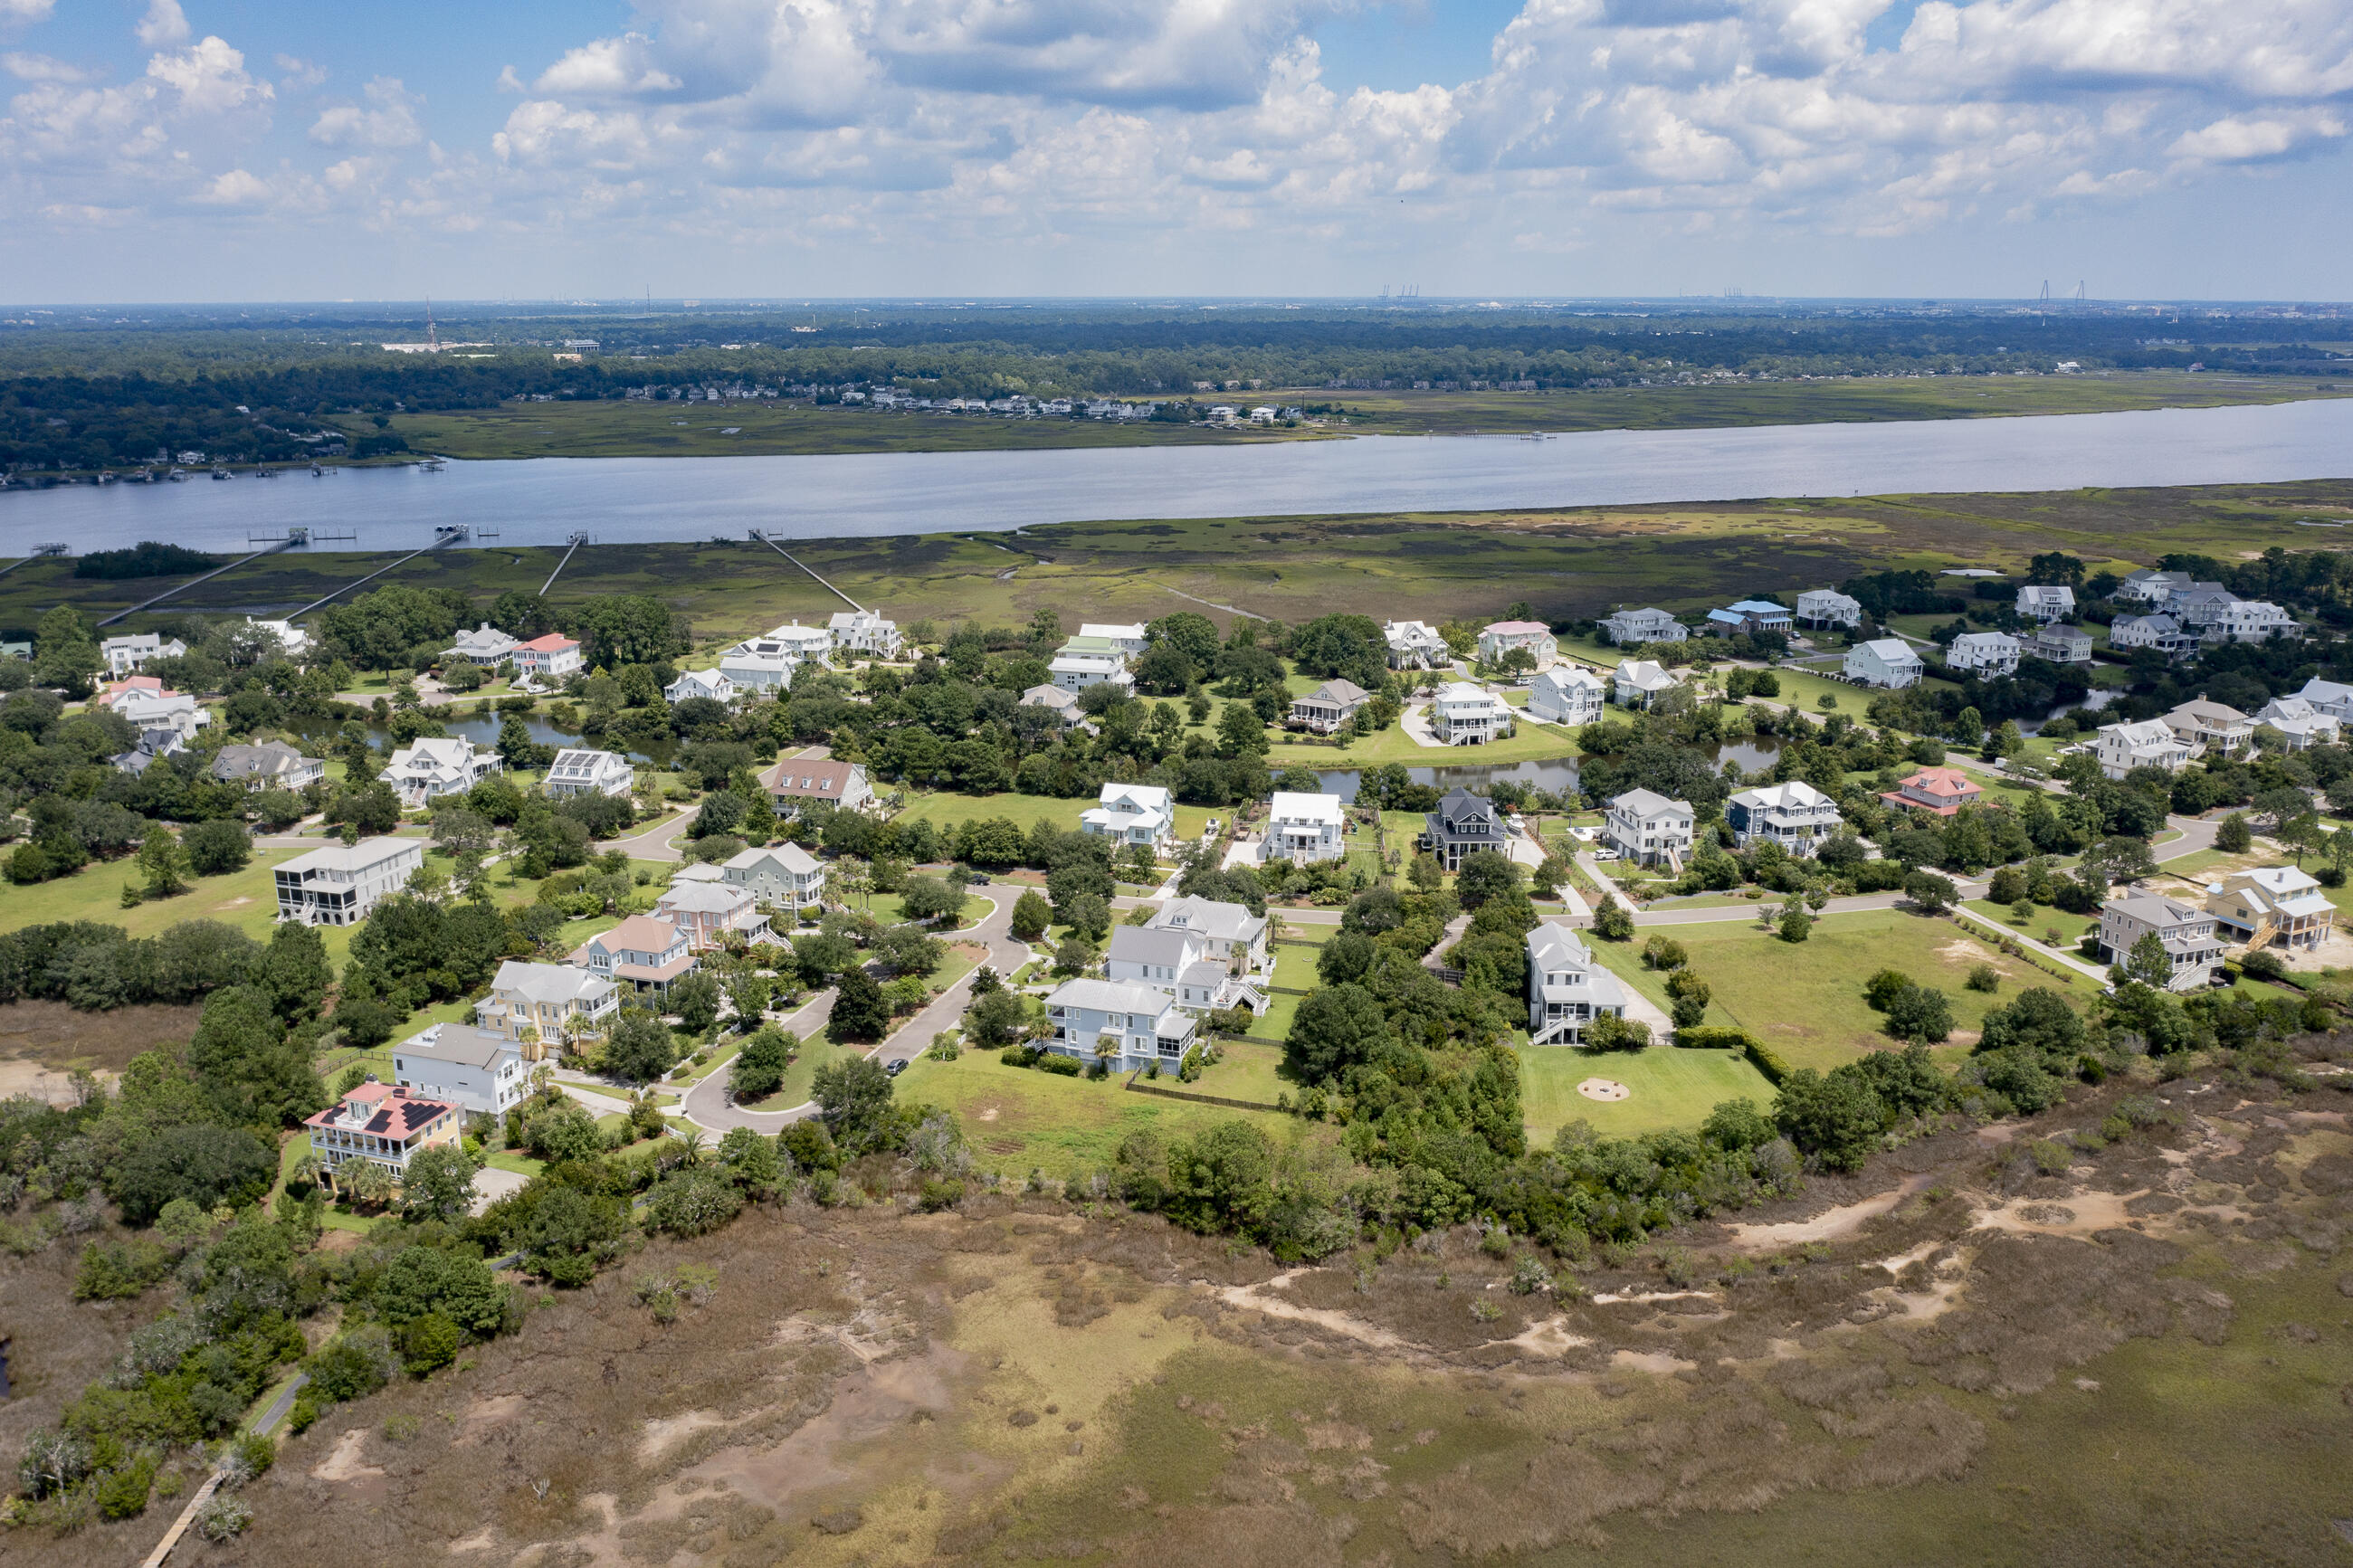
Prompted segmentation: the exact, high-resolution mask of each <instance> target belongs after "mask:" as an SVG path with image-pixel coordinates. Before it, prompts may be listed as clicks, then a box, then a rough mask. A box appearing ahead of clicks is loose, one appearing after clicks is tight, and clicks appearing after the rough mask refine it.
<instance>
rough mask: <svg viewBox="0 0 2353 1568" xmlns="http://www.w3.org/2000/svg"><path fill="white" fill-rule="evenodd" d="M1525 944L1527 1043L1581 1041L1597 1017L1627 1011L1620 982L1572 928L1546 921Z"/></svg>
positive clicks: (1531, 934)
mask: <svg viewBox="0 0 2353 1568" xmlns="http://www.w3.org/2000/svg"><path fill="white" fill-rule="evenodd" d="M1527 947H1528V1044H1529V1045H1531V1046H1577V1045H1582V1044H1584V1043H1585V1032H1586V1030H1587V1029H1588V1028H1590V1027H1591V1026H1592V1025H1593V1021H1594V1020H1595V1019H1596V1018H1605V1017H1606V1018H1622V1017H1624V1016H1626V992H1625V988H1624V986H1623V985H1622V984H1620V981H1619V979H1618V977H1617V976H1616V975H1614V974H1612V973H1609V970H1608V969H1607V968H1605V967H1604V966H1603V965H1602V963H1601V962H1600V960H1599V959H1597V958H1595V957H1594V956H1593V950H1592V949H1591V948H1589V947H1588V946H1586V944H1585V940H1584V939H1583V938H1582V937H1580V936H1578V935H1577V932H1575V931H1571V930H1570V929H1569V928H1568V927H1567V926H1565V925H1558V924H1555V923H1554V922H1552V921H1546V922H1545V923H1544V924H1542V925H1539V926H1537V927H1536V928H1535V930H1534V931H1529V932H1528V937H1527Z"/></svg>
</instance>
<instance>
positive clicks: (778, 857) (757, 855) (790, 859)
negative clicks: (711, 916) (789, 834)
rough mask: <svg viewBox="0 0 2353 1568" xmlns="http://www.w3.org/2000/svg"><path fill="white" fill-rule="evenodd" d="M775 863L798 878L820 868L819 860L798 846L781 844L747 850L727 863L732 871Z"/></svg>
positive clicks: (748, 869)
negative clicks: (771, 861)
mask: <svg viewBox="0 0 2353 1568" xmlns="http://www.w3.org/2000/svg"><path fill="white" fill-rule="evenodd" d="M770 860H773V861H775V862H776V864H777V865H778V866H780V867H782V868H784V869H786V871H789V872H791V873H792V874H793V875H794V876H797V877H806V876H807V875H808V874H809V873H810V872H811V871H814V870H816V869H818V866H819V864H820V862H819V861H818V858H817V857H816V856H814V855H812V854H810V853H809V852H808V851H807V850H806V849H804V848H802V847H800V846H799V845H797V844H779V845H776V846H775V847H773V848H765V849H746V850H744V852H743V853H742V854H740V855H737V856H735V857H733V858H732V859H730V860H729V861H728V862H727V869H729V870H730V871H751V870H754V869H756V868H758V867H759V866H760V865H761V864H762V863H763V862H765V861H770Z"/></svg>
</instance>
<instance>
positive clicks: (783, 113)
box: [0, 0, 2353, 303]
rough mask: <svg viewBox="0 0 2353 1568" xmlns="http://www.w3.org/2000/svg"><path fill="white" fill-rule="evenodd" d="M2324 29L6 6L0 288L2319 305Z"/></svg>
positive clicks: (1689, 8) (2272, 8) (1945, 18)
mask: <svg viewBox="0 0 2353 1568" xmlns="http://www.w3.org/2000/svg"><path fill="white" fill-rule="evenodd" d="M2348 130H2353V0H2230V3H2229V4H2222V3H2221V0H1525V3H1522V4H1512V3H1505V0H1452V3H1448V4H1440V3H1435V0H1397V3H1388V4H1384V3H1381V0H640V3H638V4H628V3H615V0H580V3H575V4H571V5H560V6H558V5H534V4H528V3H516V0H509V3H508V4H505V5H480V4H467V5H459V4H457V3H455V0H409V3H406V4H403V5H397V6H346V7H322V6H319V5H315V4H311V5H294V4H291V3H290V0H0V210H5V211H6V212H7V213H8V214H9V222H8V223H7V224H6V225H5V226H0V298H5V300H9V301H12V302H28V303H29V302H42V301H49V302H56V301H70V300H269V299H340V298H356V299H372V298H387V297H388V298H401V299H414V298H416V297H417V296H419V295H421V294H425V293H427V292H430V293H432V294H435V295H437V296H440V297H443V298H487V299H495V298H548V297H566V296H575V295H579V296H601V297H610V296H615V295H622V294H630V293H636V292H638V291H639V290H641V289H651V290H652V291H653V292H655V293H656V294H658V295H663V296H668V297H677V296H681V295H691V296H704V297H713V298H724V297H730V296H742V295H759V296H786V295H812V296H814V295H826V296H841V295H861V294H862V295H887V294H927V295H928V294H942V293H949V292H963V293H971V294H989V295H1019V294H1104V295H1118V296H1134V295H1141V294H1153V293H1171V294H1216V293H1246V294H1289V295H1297V296H1332V295H1343V296H1345V295H1351V294H1369V293H1373V292H1377V290H1378V289H1380V288H1381V287H1382V286H1383V285H1384V284H1388V285H1396V284H1403V283H1419V285H1420V287H1421V288H1422V289H1423V291H1424V292H1425V293H1426V294H1430V295H1447V296H1457V297H1461V296H1471V297H1488V296H1514V295H1564V294H1620V295H1622V294H1678V293H1715V292H1720V291H1722V290H1724V289H1728V288H1739V289H1745V290H1746V291H1747V292H1749V293H1753V294H1788V295H1856V294H1861V295H1886V296H1905V295H1916V296H1928V297H1941V296H1963V297H1986V298H2007V297H2015V296H2019V295H2021V294H2031V293H2033V292H2034V291H2035V290H2036V289H2039V288H2040V286H2041V284H2042V281H2043V280H2044V279H2050V280H2051V283H2052V289H2053V291H2054V292H2066V291H2069V290H2072V289H2073V286H2074V284H2075V282H2076V280H2077V279H2084V280H2085V281H2086V283H2087V285H2088V287H2089V289H2090V291H2091V292H2092V293H2093V294H2094V295H2097V296H2101V297H2105V298H2135V297H2139V298H2147V297H2168V298H2184V297H2187V298H2241V299H2262V298H2272V299H2279V298H2292V299H2343V298H2346V297H2347V296H2348V295H2353V288H2348V283H2347V274H2348V267H2347V262H2346V260H2345V258H2347V257H2348V256H2353V213H2348V205H2349V204H2348V201H2347V199H2346V196H2345V191H2346V188H2347V182H2346V174H2347V170H2346V164H2345V157H2344V148H2345V145H2346V142H2347V140H2348Z"/></svg>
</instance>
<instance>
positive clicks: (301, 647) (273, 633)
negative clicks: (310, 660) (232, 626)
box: [245, 616, 311, 658]
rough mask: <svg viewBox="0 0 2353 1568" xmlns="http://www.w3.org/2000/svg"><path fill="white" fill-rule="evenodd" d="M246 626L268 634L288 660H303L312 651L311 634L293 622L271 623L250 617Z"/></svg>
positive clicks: (246, 621)
mask: <svg viewBox="0 0 2353 1568" xmlns="http://www.w3.org/2000/svg"><path fill="white" fill-rule="evenodd" d="M245 624H246V626H247V627H248V629H249V630H252V631H257V632H263V633H267V634H268V635H269V637H270V639H271V640H272V641H274V642H275V643H276V644H277V645H278V651H279V652H280V653H281V654H283V655H285V656H286V657H287V658H301V657H302V656H303V655H304V654H305V653H308V652H309V651H310V649H311V634H310V633H309V632H306V631H304V630H303V629H302V628H301V626H296V625H295V624H294V623H293V622H291V621H269V620H262V619H259V618H257V617H256V616H246V617H245Z"/></svg>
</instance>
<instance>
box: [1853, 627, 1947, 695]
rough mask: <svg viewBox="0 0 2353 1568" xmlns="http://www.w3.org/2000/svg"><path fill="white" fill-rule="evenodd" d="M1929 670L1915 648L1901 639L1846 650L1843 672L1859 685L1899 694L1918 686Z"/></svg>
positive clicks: (1875, 640)
mask: <svg viewBox="0 0 2353 1568" xmlns="http://www.w3.org/2000/svg"><path fill="white" fill-rule="evenodd" d="M1924 668H1926V667H1925V666H1923V665H1922V664H1921V662H1920V656H1919V655H1918V654H1916V653H1914V652H1913V651H1912V645H1911V644H1909V643H1907V642H1905V641H1904V639H1903V638H1901V637H1873V639H1872V640H1871V641H1869V642H1860V643H1857V644H1855V645H1854V646H1853V647H1851V648H1849V649H1847V650H1846V663H1845V664H1844V666H1843V667H1842V672H1843V673H1844V674H1845V676H1846V678H1847V679H1849V680H1852V681H1853V682H1855V683H1856V684H1857V685H1860V686H1876V687H1880V688H1882V689H1885V690H1889V691H1900V690H1902V689H1904V688H1905V687H1907V686H1911V685H1914V684H1915V683H1916V682H1917V681H1918V680H1919V679H1920V675H1921V672H1922V670H1923V669H1924Z"/></svg>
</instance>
